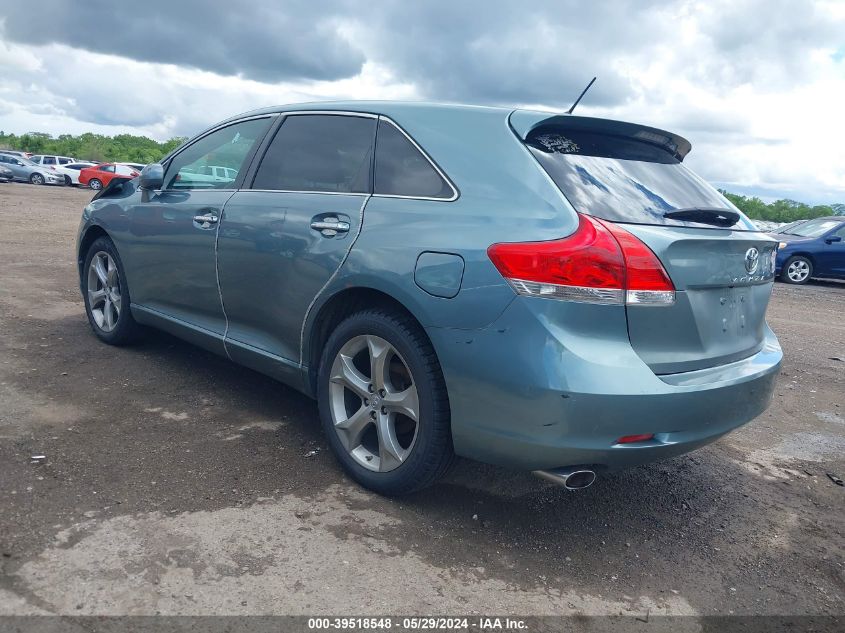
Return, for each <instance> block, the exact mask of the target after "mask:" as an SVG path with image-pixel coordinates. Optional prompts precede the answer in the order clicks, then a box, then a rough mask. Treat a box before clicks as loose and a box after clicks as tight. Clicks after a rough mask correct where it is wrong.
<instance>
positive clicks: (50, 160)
mask: <svg viewBox="0 0 845 633" xmlns="http://www.w3.org/2000/svg"><path fill="white" fill-rule="evenodd" d="M41 164H42V165H55V164H56V157H55V156H45V157H44V160H43V161H41Z"/></svg>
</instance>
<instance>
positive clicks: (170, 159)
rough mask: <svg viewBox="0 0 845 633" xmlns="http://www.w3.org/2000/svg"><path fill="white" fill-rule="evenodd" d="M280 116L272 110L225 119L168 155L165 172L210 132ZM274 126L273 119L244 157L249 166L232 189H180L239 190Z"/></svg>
mask: <svg viewBox="0 0 845 633" xmlns="http://www.w3.org/2000/svg"><path fill="white" fill-rule="evenodd" d="M278 116H279V113H278V112H270V113H268V114H256V115H253V116H246V117H243V118H241V119H236V120H234V121H225V122H223V123H221V124H220V125H215V126H214V127H212V128H209V129H207V130H206V131H205V132H203V133H202V134H200V135H199V136H196V137H194V138H192V139H191V140H190V142H188V143H186V144H185V145H183V146H181V147H179V148H178V149H176V150H175V151H174V152H173V153H172V154H171V155H170V156H167V157H166V158H165V159H164V160H163V161H162V163H161V165H162V167H163V168H164V173H165V174H167V170H168V169H169V168H170V163H172V162H173V159H174V158H176V157H177V156H178V155H179V154H181V153H182V152H184V151H185V150H186V149H188V148H189V147H191V146H192V145H194V144H195V143H197V142H199V141H201V140H202V139H204V138H205V137H206V136H208V135H209V134H214V133H215V132H219V131H220V130H222V129H224V128H227V127H230V126H232V125H237V124H238V123H245V122H247V121H254V120H257V119H274V118H276V117H278ZM274 128H275V126H274V125H273V122H272V121H271V122H270V125H269V126H268V127H267V130H265V132H264V135H263V136H262V137H261V138H260V139H257V141H258V142H257V143H256V144H255V148H254V149H253V150H252V152H250V153H249V154H247V155H246V156H245V157H244V162H243V164H244V165H246V166H247V168H246V169H241V170H240V171H239V172H238V177H237V179H235V185H234V187H232V188H230V189H214V188H209V187H196V188H194V187H190V188H188V187H185V188H179V189H178V191H239V190H240V189H241V188H242V187H243V186H244V184H245V182H244V174H246V173H247V172H248V171H249V169H250V168H251V166H252V163H253V161H254V159H255V154H256V152H258V150H259V149H260V148H261V146H262V144H263V143H264V141H265V139H266V138H267V134H268V133H269V132H270V131H271V130H273V129H274ZM162 184H163V183H162ZM156 191H157V192H162V191H174V190H173V189H157V190H156Z"/></svg>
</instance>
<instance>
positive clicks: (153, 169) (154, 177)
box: [140, 163, 164, 190]
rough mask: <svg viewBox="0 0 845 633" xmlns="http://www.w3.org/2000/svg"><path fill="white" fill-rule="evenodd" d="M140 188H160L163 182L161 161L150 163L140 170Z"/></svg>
mask: <svg viewBox="0 0 845 633" xmlns="http://www.w3.org/2000/svg"><path fill="white" fill-rule="evenodd" d="M140 184H141V189H148V190H151V189H161V186H162V185H163V184H164V167H162V165H161V163H150V164H149V165H147V166H146V167H144V168H143V169H142V170H141V183H140Z"/></svg>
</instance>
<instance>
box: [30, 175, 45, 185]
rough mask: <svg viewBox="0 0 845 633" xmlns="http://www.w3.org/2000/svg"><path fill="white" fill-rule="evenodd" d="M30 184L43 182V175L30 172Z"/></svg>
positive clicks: (41, 183)
mask: <svg viewBox="0 0 845 633" xmlns="http://www.w3.org/2000/svg"><path fill="white" fill-rule="evenodd" d="M31 180H32V184H33V185H43V184H44V176H42V175H41V174H32V178H31Z"/></svg>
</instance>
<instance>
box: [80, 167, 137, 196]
mask: <svg viewBox="0 0 845 633" xmlns="http://www.w3.org/2000/svg"><path fill="white" fill-rule="evenodd" d="M140 175H141V172H139V171H138V170H136V169H132V168H131V167H127V166H126V165H116V164H115V163H103V164H101V165H94V166H93V167H87V168H85V169H82V170H80V172H79V184H80V185H88V186H89V187H91V189H94V190H99V189H102V188H103V187H107V186H108V184H109V183H110V182H111V181H112V180H114V179H115V178H123V179H124V180H131V179H132V178H137V177H138V176H140Z"/></svg>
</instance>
